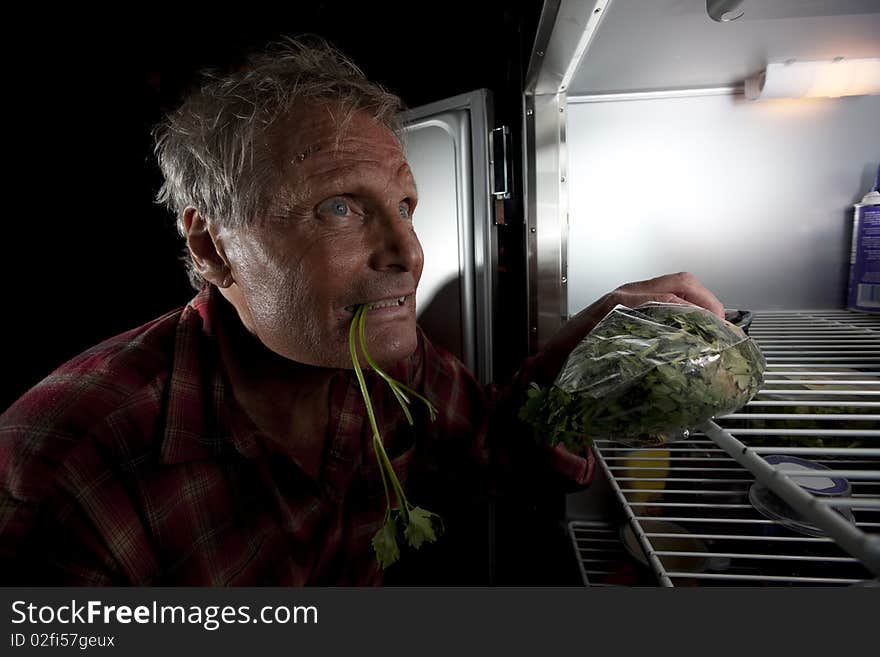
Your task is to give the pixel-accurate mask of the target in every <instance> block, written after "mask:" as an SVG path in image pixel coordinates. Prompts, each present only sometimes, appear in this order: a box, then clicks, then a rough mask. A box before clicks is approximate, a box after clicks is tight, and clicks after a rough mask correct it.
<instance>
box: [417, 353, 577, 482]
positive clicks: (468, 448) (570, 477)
mask: <svg viewBox="0 0 880 657" xmlns="http://www.w3.org/2000/svg"><path fill="white" fill-rule="evenodd" d="M420 343H421V344H420V350H421V353H420V355H421V363H420V365H421V367H420V369H421V370H422V372H421V375H422V378H423V385H424V388H425V391H426V392H427V396H428V397H429V398H430V399H432V401H433V402H434V403H435V405H436V406H437V407H438V418H437V421H436V422H434V423H432V425H430V428H429V431H430V432H431V434H432V437H433V440H432V443H434V445H433V446H432V447H433V449H435V450H436V452H435V454H433V455H432V458H431V459H430V462H431V463H432V464H433V466H434V467H436V468H437V469H438V470H439V469H443V468H445V469H446V470H447V471H449V472H452V473H455V476H456V479H457V481H459V482H462V481H464V480H466V479H470V478H471V477H474V478H476V479H477V482H474V483H475V485H477V486H478V482H479V481H484V482H487V483H488V485H489V491H490V492H493V493H501V494H503V493H504V492H506V491H508V490H512V489H514V490H516V491H518V492H520V493H521V492H522V491H524V490H529V489H532V490H536V491H541V492H546V491H547V490H548V488H555V489H558V490H560V491H563V492H574V491H576V490H580V489H582V488H584V487H586V486H588V485H589V484H590V482H591V480H592V476H593V470H594V460H593V455H592V452H591V451H590V450H589V449H588V448H587V447H586V443H585V451H584V454H583V455H577V454H573V453H571V452H569V451H567V450H566V449H565V448H564V447H563V446H562V445H559V446H556V447H551V446H549V445H539V444H538V443H537V442H536V440H535V437H534V435H533V432H532V430H531V428H530V427H528V426H526V425H524V424H523V423H522V422H521V421H520V420H519V418H518V413H519V409H520V407H521V406H522V404H523V403H524V402H525V399H526V396H527V390H528V388H529V385H530V384H531V382H532V381H535V382H538V383H544V380H543V378H544V377H543V373H542V362H541V360H540V357H534V358H530V359H527V360H526V361H525V362H524V363H523V365H522V367H521V368H520V370H519V372H518V373H517V374H516V375H515V376H514V377H513V379H512V380H511V381H510V382H508V383H506V384H503V385H498V384H491V385H489V386H487V387H483V386H482V385H481V384H480V383H479V382H478V381H477V380H476V379H475V377H474V376H473V374H472V373H471V372H470V371H469V370H468V369H467V368H466V367H465V366H464V365H463V364H462V363H461V362H460V361H459V360H458V359H456V358H455V357H454V356H452V355H451V354H449V353H448V352H446V351H444V350H443V349H442V348H440V347H437V346H435V345H433V344H431V342H430V341H429V340H427V339H426V338H423V340H421V341H420ZM462 456H464V459H462ZM439 474H440V473H439V472H438V475H439Z"/></svg>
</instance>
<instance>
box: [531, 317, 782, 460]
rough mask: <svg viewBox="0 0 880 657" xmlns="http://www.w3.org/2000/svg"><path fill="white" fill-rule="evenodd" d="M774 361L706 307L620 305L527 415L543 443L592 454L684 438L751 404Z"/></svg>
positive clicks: (539, 391)
mask: <svg viewBox="0 0 880 657" xmlns="http://www.w3.org/2000/svg"><path fill="white" fill-rule="evenodd" d="M765 366H766V363H765V361H764V357H763V356H762V355H761V351H760V350H759V349H758V347H757V345H756V344H755V343H754V342H753V341H752V340H751V339H750V338H749V337H748V336H747V335H746V334H745V333H743V331H742V330H741V329H739V328H738V327H736V326H734V325H733V324H730V323H728V322H726V321H724V320H723V319H720V318H719V317H717V316H716V315H715V314H713V313H711V312H709V311H708V310H705V309H703V308H699V307H697V306H689V305H679V304H663V303H648V304H644V305H642V306H639V307H638V308H636V309H635V310H632V309H630V308H627V307H625V306H617V307H616V308H614V310H612V311H611V312H610V313H608V315H606V316H605V318H604V319H602V321H600V322H599V323H598V324H597V325H596V326H595V328H593V330H592V331H590V333H589V334H588V335H587V336H586V337H585V338H584V339H583V340H582V341H581V342H580V343H579V344H578V346H577V347H575V348H574V350H572V352H571V354H570V355H569V357H568V360H567V361H566V363H565V365H564V366H563V367H562V371H561V372H560V373H559V376H557V378H556V381H555V382H554V384H553V385H552V386H550V387H549V388H539V387H538V386H537V385H535V384H532V389H531V390H529V395H528V399H527V400H526V403H525V404H524V405H523V407H522V408H521V409H520V412H519V416H520V418H521V419H522V420H524V421H525V422H526V423H528V424H530V425H531V426H532V427H533V428H534V430H535V433H536V434H537V436H538V438H539V439H540V440H542V441H543V442H547V443H549V444H551V445H555V444H557V443H560V442H562V443H565V445H566V447H567V448H568V449H569V450H570V451H573V452H576V453H582V452H583V449H584V448H585V446H586V444H587V443H588V442H589V441H590V440H591V439H595V438H607V439H610V440H616V441H618V442H622V443H625V444H629V445H633V446H647V445H661V444H664V443H668V442H673V441H675V440H680V439H682V438H684V437H687V436H688V435H689V429H690V428H693V427H695V426H697V425H699V424H701V423H702V422H705V421H706V420H709V419H711V418H713V417H716V416H720V415H726V414H728V413H732V412H734V411H736V410H737V409H739V408H741V407H742V406H744V405H745V404H746V403H747V402H748V401H749V400H750V399H751V398H752V397H753V396H754V395H755V394H756V393H757V392H758V389H759V388H760V387H761V384H762V383H763V377H764V368H765Z"/></svg>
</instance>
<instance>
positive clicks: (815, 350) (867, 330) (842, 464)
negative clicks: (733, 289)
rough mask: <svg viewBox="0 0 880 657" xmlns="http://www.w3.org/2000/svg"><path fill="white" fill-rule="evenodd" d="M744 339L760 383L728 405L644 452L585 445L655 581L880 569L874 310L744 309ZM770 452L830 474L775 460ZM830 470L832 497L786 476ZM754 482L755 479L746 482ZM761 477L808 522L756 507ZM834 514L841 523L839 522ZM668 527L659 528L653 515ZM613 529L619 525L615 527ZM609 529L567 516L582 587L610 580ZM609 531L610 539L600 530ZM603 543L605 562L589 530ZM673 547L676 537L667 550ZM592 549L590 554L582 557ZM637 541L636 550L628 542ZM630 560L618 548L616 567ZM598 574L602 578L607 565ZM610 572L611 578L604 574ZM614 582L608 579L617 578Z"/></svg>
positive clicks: (866, 579) (818, 579) (797, 577)
mask: <svg viewBox="0 0 880 657" xmlns="http://www.w3.org/2000/svg"><path fill="white" fill-rule="evenodd" d="M750 335H751V336H752V337H753V338H754V339H755V341H756V342H757V343H758V344H759V345H760V347H761V349H762V351H763V352H764V355H765V357H766V359H767V372H766V375H765V384H764V386H763V387H762V389H761V391H760V392H759V393H758V394H757V395H756V397H755V398H754V399H753V400H752V401H751V402H749V404H748V405H747V406H746V407H745V408H743V409H741V410H740V411H738V412H736V413H733V414H731V415H728V416H726V417H723V418H719V419H718V421H717V424H715V423H707V425H705V426H704V427H701V430H700V431H698V432H694V433H693V434H692V435H691V437H690V439H688V440H686V441H682V442H677V443H673V444H670V445H666V446H663V448H660V449H657V448H654V449H651V450H639V449H634V448H630V447H627V446H625V445H621V444H619V443H615V442H612V441H596V444H595V445H594V451H595V454H596V456H597V460H598V463H599V466H600V468H601V469H602V471H603V472H604V474H605V475H606V477H607V479H608V482H609V484H610V487H611V489H612V490H613V492H614V496H615V498H616V499H617V500H618V501H619V502H620V508H621V510H622V520H621V522H622V526H624V527H626V525H627V524H628V525H629V527H630V529H631V531H632V535H633V537H634V538H635V539H636V540H637V541H638V546H640V547H641V549H642V551H643V554H637V552H633V554H634V557H635V556H638V557H639V558H640V560H643V561H645V562H646V566H645V567H643V569H644V571H645V572H649V573H650V574H651V575H653V578H654V579H655V583H659V584H661V585H664V586H680V585H694V584H696V585H710V586H730V585H733V586H736V585H739V586H762V585H763V586H772V585H787V586H791V585H810V586H816V585H831V586H834V585H838V586H848V585H859V584H863V583H873V582H875V581H876V580H875V579H874V578H877V577H878V576H880V317H877V316H870V315H860V314H856V313H850V312H846V311H821V312H782V311H780V312H769V311H768V312H758V313H755V317H754V320H753V322H752V325H751V328H750ZM771 454H774V455H775V454H780V455H796V456H798V457H800V458H804V459H808V460H810V461H812V462H814V463H818V464H821V465H824V466H826V467H828V468H830V469H831V471H830V472H828V471H826V472H824V473H817V474H812V473H804V472H802V471H797V472H795V471H792V470H786V469H782V470H780V469H777V468H774V467H773V466H772V465H770V464H768V463H767V462H766V461H765V457H767V456H769V455H771ZM793 476H797V477H798V480H799V481H803V480H801V479H800V477H804V476H806V477H815V476H834V477H844V478H846V479H847V481H848V482H849V484H850V486H851V493H850V494H849V495H847V496H845V497H834V498H824V497H822V498H820V497H819V496H815V495H813V494H811V493H808V492H806V490H805V489H804V488H802V487H801V486H800V485H799V484H798V483H796V482H795V481H794V480H793V479H792V477H793ZM756 482H757V483H756ZM758 484H760V485H763V486H765V487H766V488H767V489H769V490H771V491H772V492H773V494H775V495H776V496H778V498H780V499H781V500H783V501H784V502H785V503H787V504H788V506H789V507H791V508H792V509H794V510H795V512H797V513H798V514H799V515H800V516H801V517H802V519H803V520H805V521H807V522H809V523H810V524H812V525H814V526H815V527H816V528H818V530H817V531H816V532H815V533H814V534H811V535H808V534H806V533H804V532H799V531H795V530H794V529H791V528H789V527H787V526H783V525H782V524H780V523H779V522H778V521H777V520H774V519H771V518H770V517H768V516H767V515H764V514H763V513H761V512H759V511H758V509H756V507H755V506H754V504H753V501H752V499H751V498H750V496H749V492H750V490H752V491H754V489H753V487H755V486H756V485H758ZM835 509H839V510H842V511H843V513H845V514H847V515H849V514H851V518H850V519H847V518H844V517H843V516H842V515H841V514H840V513H839V512H836V511H835ZM658 521H660V522H661V523H672V524H671V525H669V526H666V525H662V524H660V525H659V526H658ZM616 524H621V523H616ZM616 524H612V525H611V526H606V527H604V530H605V531H606V533H605V534H601V533H597V532H601V530H602V529H603V528H602V527H601V526H598V525H597V523H595V522H589V523H588V522H581V521H575V522H572V523H570V524H569V529H570V532H571V536H572V540H573V542H574V547H575V551H576V553H577V555H578V559H579V561H580V563H581V569H582V574H583V578H584V582H585V583H589V584H597V583H598V584H601V583H614V581H615V578H614V568H612V567H610V566H609V565H608V563H607V562H606V563H602V568H600V569H597V568H596V567H595V566H596V562H595V559H594V560H593V561H589V559H591V558H593V557H592V556H590V555H595V554H601V555H602V558H603V559H606V561H607V559H608V558H612V559H613V554H614V553H613V549H617V548H619V547H620V546H621V543H620V539H619V532H618V531H617V529H616ZM608 531H610V534H608V533H607V532H608ZM599 536H603V537H604V538H605V540H606V542H607V541H608V540H612V539H616V540H617V544H616V545H612V546H611V547H612V552H611V554H612V557H608V556H607V555H608V551H607V550H606V551H605V552H601V553H599V552H595V550H596V545H598V543H597V540H596V538H597V537H599ZM676 543H682V545H676ZM591 550H593V552H591ZM636 550H637V548H636ZM633 563H637V562H636V561H635V559H634V558H631V559H629V558H628V553H624V555H623V558H622V559H621V560H620V561H619V562H618V568H619V567H620V564H623V565H624V566H625V567H626V568H629V567H631V566H632V564H633ZM609 572H610V573H611V574H609ZM618 574H619V573H618ZM618 579H619V578H618Z"/></svg>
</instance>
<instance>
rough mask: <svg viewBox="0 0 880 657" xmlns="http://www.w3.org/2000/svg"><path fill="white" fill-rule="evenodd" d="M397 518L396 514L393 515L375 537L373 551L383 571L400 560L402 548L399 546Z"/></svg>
mask: <svg viewBox="0 0 880 657" xmlns="http://www.w3.org/2000/svg"><path fill="white" fill-rule="evenodd" d="M397 518H398V516H397V515H396V514H392V515H391V516H390V517H389V518H388V520H386V521H385V524H384V525H382V528H381V529H380V530H379V531H377V532H376V535H375V536H373V550H374V551H375V552H376V558H377V559H378V560H379V565H380V566H382V570H385V569H386V568H388V566H390V565H391V564H393V563H394V562H395V561H397V560H398V559H399V558H400V547H399V546H398V545H397Z"/></svg>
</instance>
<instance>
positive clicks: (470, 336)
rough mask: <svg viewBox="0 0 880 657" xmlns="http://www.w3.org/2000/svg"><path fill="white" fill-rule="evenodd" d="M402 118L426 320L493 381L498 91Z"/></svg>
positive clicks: (431, 331)
mask: <svg viewBox="0 0 880 657" xmlns="http://www.w3.org/2000/svg"><path fill="white" fill-rule="evenodd" d="M402 118H403V121H404V125H405V129H406V149H407V155H408V159H409V163H410V166H411V167H412V170H413V175H414V176H415V180H416V185H417V186H418V192H419V201H418V207H417V209H416V212H415V215H414V222H415V229H416V233H417V234H418V236H419V239H420V241H421V243H422V248H423V249H424V252H425V268H424V271H423V273H422V278H421V282H420V283H419V288H418V292H417V294H416V307H417V309H418V320H419V325H420V326H421V327H422V329H423V330H424V331H425V333H426V334H427V335H428V337H429V338H430V339H431V341H432V342H434V343H435V344H439V345H441V346H443V347H444V348H446V349H448V350H449V351H451V352H452V353H453V354H455V355H456V356H458V358H459V359H461V361H462V362H464V364H465V365H467V366H468V368H469V369H470V370H471V371H472V372H474V374H475V375H476V376H477V378H478V379H479V380H480V381H481V382H482V383H488V382H490V381H491V380H492V317H493V303H494V297H495V294H494V290H495V286H496V281H495V269H496V263H497V239H496V234H495V226H494V221H493V212H492V208H493V205H492V203H491V193H490V187H489V186H490V181H491V179H490V174H489V129H490V125H491V96H490V93H489V92H488V91H486V90H483V89H481V90H478V91H473V92H471V93H467V94H462V95H460V96H453V97H452V98H447V99H444V100H441V101H438V102H436V103H431V104H429V105H423V106H421V107H417V108H414V109H412V110H409V111H407V112H405V113H404V114H403V116H402Z"/></svg>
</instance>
